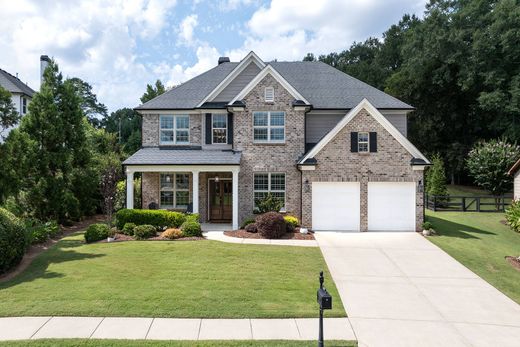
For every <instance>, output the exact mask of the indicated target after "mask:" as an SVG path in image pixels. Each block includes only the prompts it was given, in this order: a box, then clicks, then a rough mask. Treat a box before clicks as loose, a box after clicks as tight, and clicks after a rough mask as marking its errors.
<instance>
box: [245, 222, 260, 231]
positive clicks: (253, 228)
mask: <svg viewBox="0 0 520 347" xmlns="http://www.w3.org/2000/svg"><path fill="white" fill-rule="evenodd" d="M246 231H247V232H248V233H256V232H258V226H257V225H256V223H251V224H248V225H246Z"/></svg>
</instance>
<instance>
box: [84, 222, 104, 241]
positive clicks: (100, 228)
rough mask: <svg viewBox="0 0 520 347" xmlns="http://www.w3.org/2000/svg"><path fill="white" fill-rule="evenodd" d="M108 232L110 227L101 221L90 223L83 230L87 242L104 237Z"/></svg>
mask: <svg viewBox="0 0 520 347" xmlns="http://www.w3.org/2000/svg"><path fill="white" fill-rule="evenodd" d="M109 234H110V228H109V227H108V225H106V224H103V223H96V224H91V225H90V226H89V227H88V228H87V231H85V235H84V236H85V241H86V242H87V243H90V242H94V241H99V240H103V239H106V238H107V237H108V235H109Z"/></svg>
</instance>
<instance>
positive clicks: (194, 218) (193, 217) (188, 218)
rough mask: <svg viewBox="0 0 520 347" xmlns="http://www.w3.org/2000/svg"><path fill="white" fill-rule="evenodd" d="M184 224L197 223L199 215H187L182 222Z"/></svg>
mask: <svg viewBox="0 0 520 347" xmlns="http://www.w3.org/2000/svg"><path fill="white" fill-rule="evenodd" d="M184 221H185V222H188V221H190V222H197V223H198V222H199V214H198V213H190V214H187V215H186V219H185V220H184Z"/></svg>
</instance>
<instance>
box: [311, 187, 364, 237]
mask: <svg viewBox="0 0 520 347" xmlns="http://www.w3.org/2000/svg"><path fill="white" fill-rule="evenodd" d="M359 197H360V193H359V182H313V183H312V228H313V230H345V231H359V224H360V214H359V208H360V207H359Z"/></svg>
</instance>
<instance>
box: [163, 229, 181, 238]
mask: <svg viewBox="0 0 520 347" xmlns="http://www.w3.org/2000/svg"><path fill="white" fill-rule="evenodd" d="M161 236H162V237H165V238H167V239H170V240H175V239H178V238H181V237H183V236H184V234H183V232H182V230H181V229H176V228H170V229H166V230H165V231H164V232H163V233H162V234H161Z"/></svg>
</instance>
